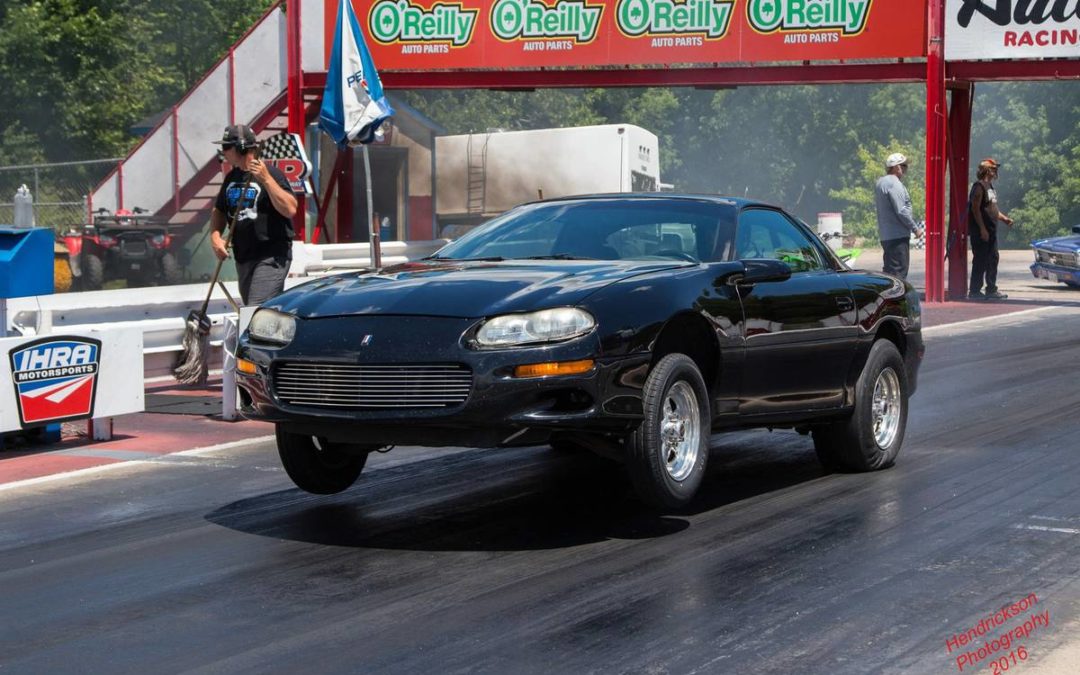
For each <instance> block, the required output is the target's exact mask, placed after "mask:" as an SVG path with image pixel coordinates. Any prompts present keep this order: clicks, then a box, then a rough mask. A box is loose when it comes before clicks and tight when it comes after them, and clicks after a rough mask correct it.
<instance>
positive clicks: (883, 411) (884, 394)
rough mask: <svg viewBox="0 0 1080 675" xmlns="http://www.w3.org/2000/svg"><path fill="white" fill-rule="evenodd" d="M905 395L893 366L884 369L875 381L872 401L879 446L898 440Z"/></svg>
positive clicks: (875, 435) (874, 426)
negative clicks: (901, 390)
mask: <svg viewBox="0 0 1080 675" xmlns="http://www.w3.org/2000/svg"><path fill="white" fill-rule="evenodd" d="M902 405H903V395H902V394H901V392H900V378H898V377H897V376H896V371H895V370H893V369H892V368H886V369H884V370H882V371H881V372H880V373H879V374H878V376H877V381H876V382H874V400H873V402H872V403H871V415H872V420H873V429H874V441H875V442H876V443H877V445H878V447H879V448H888V447H889V446H891V445H892V443H893V441H895V440H896V434H897V432H899V430H900V412H901V406H902Z"/></svg>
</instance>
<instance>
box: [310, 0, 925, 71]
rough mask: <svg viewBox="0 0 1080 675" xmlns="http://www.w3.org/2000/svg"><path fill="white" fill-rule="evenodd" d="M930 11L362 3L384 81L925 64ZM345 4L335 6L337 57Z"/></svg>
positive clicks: (799, 1) (726, 4)
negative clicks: (402, 74) (567, 70)
mask: <svg viewBox="0 0 1080 675" xmlns="http://www.w3.org/2000/svg"><path fill="white" fill-rule="evenodd" d="M926 2H927V0H455V1H452V2H447V1H445V0H374V1H373V2H371V1H370V0H366V1H364V2H360V1H359V0H354V2H353V7H354V8H355V9H356V12H357V16H361V17H367V18H366V21H365V22H364V23H363V25H362V26H361V29H362V30H363V31H364V32H365V34H366V35H369V36H370V37H371V40H370V44H371V52H372V57H373V58H374V60H375V63H376V64H378V67H379V70H380V71H381V72H386V71H390V72H393V71H395V70H398V71H401V70H433V69H437V70H453V69H482V70H504V69H509V68H544V67H548V66H571V67H584V68H588V67H605V66H622V65H637V64H640V65H650V66H666V65H679V64H691V63H694V64H701V63H761V62H770V63H777V62H780V63H783V62H800V61H806V60H816V61H828V60H840V59H894V58H910V57H919V56H925V55H926ZM336 6H337V0H333V1H331V0H326V13H325V15H326V16H327V17H329V18H328V19H327V26H326V29H325V30H326V33H325V35H326V36H327V37H326V50H327V53H328V54H329V49H330V43H331V42H332V41H333V17H334V15H335V14H336V12H335V9H336Z"/></svg>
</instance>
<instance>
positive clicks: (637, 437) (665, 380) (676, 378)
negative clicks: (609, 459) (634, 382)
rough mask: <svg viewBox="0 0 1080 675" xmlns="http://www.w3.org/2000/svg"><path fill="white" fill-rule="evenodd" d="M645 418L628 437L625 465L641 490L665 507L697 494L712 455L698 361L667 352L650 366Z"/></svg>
mask: <svg viewBox="0 0 1080 675" xmlns="http://www.w3.org/2000/svg"><path fill="white" fill-rule="evenodd" d="M642 398H643V403H644V408H645V418H644V420H643V421H642V423H641V426H639V427H638V428H637V430H636V431H634V432H633V433H632V434H630V436H629V437H628V438H627V443H626V449H627V452H626V468H627V471H628V472H629V474H630V480H631V481H632V482H633V485H634V489H635V490H636V491H637V494H638V496H639V497H640V498H641V499H642V500H644V501H645V502H647V503H648V504H650V505H652V506H655V507H659V508H661V509H672V508H678V507H680V506H685V505H686V504H688V503H689V502H690V500H692V499H693V498H694V495H695V494H696V493H697V491H698V488H699V487H701V481H702V479H703V478H704V476H705V464H706V463H707V462H708V459H709V430H710V429H711V428H712V419H711V416H710V408H709V393H708V390H707V389H706V388H705V381H704V380H703V379H702V377H701V373H700V371H698V368H697V365H696V364H695V363H694V361H693V360H692V359H690V357H688V356H686V355H684V354H668V355H667V356H665V357H663V358H662V359H660V361H659V362H657V364H656V365H655V366H654V367H653V369H652V370H651V371H650V372H649V377H648V379H646V380H645V388H644V390H643V392H642Z"/></svg>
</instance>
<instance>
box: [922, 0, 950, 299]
mask: <svg viewBox="0 0 1080 675" xmlns="http://www.w3.org/2000/svg"><path fill="white" fill-rule="evenodd" d="M944 5H945V0H930V2H929V3H928V5H927V34H928V38H929V40H928V44H927V55H926V301H927V302H942V301H944V300H945V279H944V268H945V241H944V237H943V233H944V231H945V227H944V225H945V223H944V220H945V139H946V137H945V122H946V107H947V103H946V102H945V58H944V35H945V33H944V21H943V18H944V9H945V7H944Z"/></svg>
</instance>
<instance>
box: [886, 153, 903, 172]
mask: <svg viewBox="0 0 1080 675" xmlns="http://www.w3.org/2000/svg"><path fill="white" fill-rule="evenodd" d="M901 164H907V157H906V156H904V154H903V153H900V152H894V153H893V154H891V155H889V157H888V158H887V159H886V160H885V168H886V169H891V168H893V167H894V166H900V165H901Z"/></svg>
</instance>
